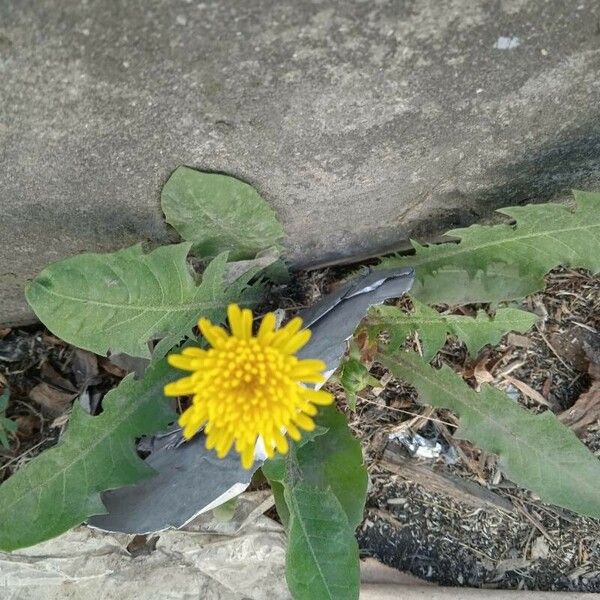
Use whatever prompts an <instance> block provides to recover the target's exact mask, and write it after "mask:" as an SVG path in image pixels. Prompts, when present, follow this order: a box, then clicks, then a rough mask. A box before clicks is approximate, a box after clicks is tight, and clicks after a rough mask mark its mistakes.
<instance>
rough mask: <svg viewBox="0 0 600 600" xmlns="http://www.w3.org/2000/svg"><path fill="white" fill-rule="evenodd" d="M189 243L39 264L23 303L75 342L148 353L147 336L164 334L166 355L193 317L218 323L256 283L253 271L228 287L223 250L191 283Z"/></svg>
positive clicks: (245, 300) (253, 296) (256, 290)
mask: <svg viewBox="0 0 600 600" xmlns="http://www.w3.org/2000/svg"><path fill="white" fill-rule="evenodd" d="M190 246H191V244H190V243H189V242H186V243H183V244H175V245H172V246H164V247H161V248H157V249H156V250H154V251H153V252H150V253H149V254H144V252H143V251H142V248H141V245H139V244H137V245H135V246H132V247H131V248H126V249H125V250H120V251H118V252H114V253H111V254H80V255H79V256H73V257H71V258H67V259H66V260H63V261H60V262H57V263H54V264H52V265H50V266H48V267H47V268H46V269H44V270H43V271H42V272H41V273H40V274H39V275H38V276H37V277H36V278H35V279H34V280H33V281H32V282H31V284H30V285H29V286H28V288H27V290H26V296H27V301H28V302H29V304H30V305H31V307H32V308H33V310H34V311H35V313H36V315H37V316H38V317H39V319H40V320H41V321H42V322H43V323H44V325H46V327H48V329H50V331H52V333H54V334H55V335H57V336H58V337H60V338H61V339H63V340H65V341H66V342H69V343H71V344H73V345H75V346H79V347H80V348H85V349H86V350H90V351H92V352H95V353H97V354H101V355H106V354H107V352H108V351H112V352H123V353H125V354H129V355H131V356H140V357H143V358H149V357H150V350H149V348H148V342H149V341H150V340H153V339H158V338H160V337H163V340H162V341H161V342H160V343H159V345H158V346H157V348H156V350H155V356H156V357H160V356H164V355H165V354H166V353H167V352H168V351H169V350H170V349H171V348H172V347H173V346H175V345H176V344H177V343H179V342H180V341H181V340H182V339H183V338H184V337H185V336H186V335H188V336H189V335H191V332H192V328H193V326H194V325H195V324H196V321H197V319H198V317H200V316H204V317H207V318H209V319H212V320H213V321H220V320H221V319H222V318H223V317H224V315H225V311H226V308H227V305H228V304H229V303H230V302H238V303H240V304H246V305H248V304H250V305H251V304H254V303H255V302H256V301H257V300H258V298H259V297H260V295H261V287H260V286H258V287H248V286H247V283H248V280H249V278H250V277H251V276H252V275H253V274H254V272H252V271H250V272H247V273H246V274H245V275H243V276H242V277H241V278H239V279H238V280H236V281H235V282H234V283H232V284H230V285H227V284H225V282H224V274H225V265H226V261H227V256H226V254H221V255H219V256H217V257H216V258H215V259H214V260H213V261H212V262H211V263H210V264H209V265H208V267H207V268H206V270H205V271H204V274H203V276H202V282H201V283H200V285H196V282H195V281H194V278H193V277H192V274H191V273H190V270H189V268H188V265H187V262H186V257H187V254H188V252H189V250H190Z"/></svg>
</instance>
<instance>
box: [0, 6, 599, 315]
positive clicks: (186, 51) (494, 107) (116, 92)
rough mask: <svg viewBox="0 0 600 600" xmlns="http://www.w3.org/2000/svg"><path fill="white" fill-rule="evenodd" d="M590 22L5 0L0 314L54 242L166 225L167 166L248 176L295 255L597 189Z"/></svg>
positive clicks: (0, 24) (54, 249) (505, 12)
mask: <svg viewBox="0 0 600 600" xmlns="http://www.w3.org/2000/svg"><path fill="white" fill-rule="evenodd" d="M599 20H600V7H599V6H598V3H597V2H596V1H595V0H579V1H578V2H576V3H575V2H570V3H565V2H563V1H562V0H545V1H542V0H530V1H526V0H503V1H501V2H497V1H495V0H494V1H492V0H485V1H484V0H476V1H471V0H450V1H449V2H443V3H441V2H438V1H437V0H419V1H416V0H403V1H398V0H376V1H373V0H368V1H366V0H357V1H355V2H346V3H343V2H334V1H333V0H313V1H309V0H250V1H248V2H241V1H233V0H219V1H217V0H203V1H200V0H193V1H187V0H175V1H171V0H169V1H167V0H129V1H127V2H125V1H123V0H122V1H119V2H113V3H110V6H109V8H107V4H106V3H105V2H101V1H100V0H83V1H81V0H35V1H34V0H4V1H3V2H0V76H1V79H0V81H1V83H0V156H1V159H0V163H1V165H2V167H1V169H0V190H1V193H0V217H1V218H0V239H1V240H2V241H1V243H0V264H1V265H2V268H1V271H2V273H4V274H3V275H1V276H0V298H1V300H2V310H1V311H0V323H16V322H25V321H27V320H29V319H31V313H30V312H29V311H28V309H27V306H26V304H25V302H24V298H23V287H24V285H25V283H26V281H27V280H28V279H30V278H32V277H33V276H34V275H35V274H36V273H37V272H39V271H40V270H41V269H42V268H43V267H44V266H45V265H46V264H47V263H49V262H51V261H54V260H58V259H60V258H62V257H65V256H69V255H72V254H75V253H79V252H83V251H106V250H112V249H116V248H120V247H123V246H126V245H129V244H132V243H134V242H136V241H138V240H140V239H141V240H150V241H152V242H153V243H160V242H165V241H168V240H169V239H170V238H169V234H168V232H167V230H166V228H165V225H164V222H163V219H162V215H161V212H160V208H159V193H160V189H161V186H162V185H163V183H164V182H165V181H166V179H167V178H168V176H169V174H170V173H171V171H172V170H173V169H174V168H175V167H177V166H178V165H180V164H187V165H189V166H194V167H198V168H206V169H214V170H221V171H226V172H228V173H231V174H234V175H237V176H239V177H242V178H243V179H245V180H247V181H250V182H251V183H253V184H254V185H255V186H256V187H257V188H258V189H259V191H260V192H261V193H262V194H263V195H264V197H265V198H266V199H267V200H268V201H269V202H270V203H271V205H272V206H273V207H274V209H275V210H276V211H277V213H278V215H279V217H280V218H281V220H282V221H283V223H284V225H285V229H286V231H287V240H286V245H287V248H288V250H289V255H290V257H291V258H292V259H293V261H294V262H295V263H296V264H300V265H304V264H311V263H312V264H314V263H318V262H322V261H329V260H332V259H337V258H340V257H347V256H352V255H356V254H366V253H374V252H377V251H381V250H386V249H389V248H393V247H394V246H396V245H398V244H400V243H402V242H403V241H404V240H406V239H407V238H408V237H409V236H412V237H428V236H430V235H435V234H438V233H440V232H441V231H443V230H444V229H447V228H449V227H454V226H462V225H466V224H469V223H472V222H474V221H477V220H481V219H482V218H485V217H486V216H488V215H489V214H490V213H491V211H492V210H493V208H495V207H498V206H502V205H508V204H514V203H523V202H527V201H543V200H548V199H554V198H563V197H565V196H566V195H567V193H568V190H569V188H571V187H579V188H587V189H598V188H599V187H600V164H599V163H600V120H599V115H598V112H599V106H600V103H599V101H600V80H599V79H598V72H599V68H600V27H599V22H600V21H599ZM500 38H504V39H505V40H506V39H509V40H511V41H510V43H505V42H502V41H501V43H499V40H500ZM515 39H518V43H517V42H515ZM501 47H506V49H500V48H501ZM13 274H14V275H13Z"/></svg>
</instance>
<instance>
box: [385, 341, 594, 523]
mask: <svg viewBox="0 0 600 600" xmlns="http://www.w3.org/2000/svg"><path fill="white" fill-rule="evenodd" d="M380 360H381V363H382V364H383V365H384V366H385V367H387V368H388V369H389V370H390V371H391V372H392V374H393V375H394V376H396V377H399V378H402V379H404V380H405V381H407V382H409V383H410V384H411V385H414V386H415V388H417V391H418V393H419V398H420V400H421V401H422V402H423V403H425V404H429V405H431V406H435V407H437V408H446V409H448V410H451V411H453V412H454V413H456V414H457V415H459V417H460V423H459V428H458V430H457V431H456V433H455V437H457V438H461V439H467V440H469V441H471V442H473V443H474V444H475V445H477V446H479V447H480V448H482V449H483V450H486V451H487V452H492V453H494V454H497V455H498V457H499V465H500V468H501V469H502V470H503V471H504V472H505V473H506V475H507V477H509V478H510V479H511V480H512V481H514V482H515V483H517V484H519V485H521V486H523V487H525V488H528V489H529V490H531V491H532V492H534V493H535V494H537V495H538V496H539V497H540V498H541V499H542V500H543V501H544V502H549V503H553V504H557V505H558V506H562V507H563V508H567V509H569V510H573V511H575V512H577V513H580V514H582V515H588V516H591V517H596V518H598V517H600V461H598V459H597V458H596V457H595V456H594V455H593V454H592V453H591V452H590V451H589V450H588V449H587V448H586V446H585V445H584V444H583V443H582V442H580V441H579V439H578V438H577V437H576V436H575V434H574V433H573V432H572V431H571V430H570V429H568V428H567V427H565V426H564V425H562V424H561V423H560V422H559V421H558V419H557V418H556V417H555V416H554V414H553V413H551V412H550V411H546V412H544V413H542V414H539V415H535V414H533V413H531V412H529V411H527V410H525V409H524V408H522V407H520V406H519V405H518V404H517V403H516V402H513V401H512V400H511V399H510V398H509V397H508V396H506V394H504V393H502V392H500V391H499V390H497V389H495V388H493V387H491V386H489V385H487V384H484V385H482V386H481V391H480V392H476V391H474V390H473V389H472V388H470V387H469V386H468V385H467V384H466V383H464V381H463V380H462V379H461V377H459V376H458V375H457V374H456V373H454V372H453V371H452V370H451V369H450V368H449V367H447V366H444V367H442V369H439V370H438V369H434V368H433V367H430V366H429V365H428V364H427V363H426V362H425V361H423V360H422V359H421V358H420V357H418V356H417V355H416V354H415V353H413V352H398V353H397V354H396V355H394V356H387V355H382V356H381V357H380Z"/></svg>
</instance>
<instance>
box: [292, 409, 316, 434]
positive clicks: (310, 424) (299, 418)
mask: <svg viewBox="0 0 600 600" xmlns="http://www.w3.org/2000/svg"><path fill="white" fill-rule="evenodd" d="M293 420H294V423H296V425H298V427H300V428H301V429H304V430H305V431H312V430H313V429H314V428H315V422H314V421H313V420H312V419H311V418H310V417H307V416H306V415H305V414H303V413H298V414H296V415H294V417H293Z"/></svg>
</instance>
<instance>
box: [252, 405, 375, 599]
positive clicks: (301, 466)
mask: <svg viewBox="0 0 600 600" xmlns="http://www.w3.org/2000/svg"><path fill="white" fill-rule="evenodd" d="M316 421H317V423H318V426H319V427H320V428H321V431H322V433H321V434H320V435H317V436H313V437H312V439H311V441H309V442H306V441H305V439H304V438H303V440H302V441H301V442H300V443H299V444H298V445H292V446H291V447H290V451H289V453H288V455H287V456H281V455H276V456H275V457H274V458H272V459H271V460H268V461H266V462H265V464H264V465H263V472H264V474H265V476H266V477H267V479H269V481H270V483H271V487H272V489H273V495H274V497H275V502H276V506H277V512H278V514H279V516H280V518H281V520H282V522H283V524H284V526H285V527H286V529H287V531H288V538H289V549H288V558H287V578H288V584H289V587H290V590H291V591H292V594H293V596H294V598H295V599H296V600H304V599H305V598H306V599H308V598H311V599H312V598H344V600H346V599H348V600H351V599H352V598H358V586H359V583H358V579H359V575H358V573H359V565H358V550H357V548H356V542H355V539H354V535H353V532H354V529H355V528H356V527H357V526H358V524H359V523H360V522H361V520H362V516H363V510H364V505H365V497H366V492H367V471H366V468H365V466H364V462H363V456H362V450H361V448H360V444H359V442H358V440H356V439H355V438H354V437H353V436H352V434H351V432H350V430H349V428H348V424H347V422H346V419H345V417H344V415H342V414H341V413H340V412H338V411H337V409H336V408H335V407H334V406H328V407H324V408H322V409H321V410H320V412H319V415H318V417H317V419H316ZM313 433H314V432H313ZM315 499H317V500H318V502H316V501H315ZM317 504H318V506H317ZM324 507H326V508H324ZM325 521H327V522H328V523H330V524H325ZM319 523H320V524H321V527H322V528H323V530H324V529H327V531H328V533H327V540H329V542H328V543H327V540H324V539H323V537H322V535H323V534H322V533H321V537H320V538H319V531H318V527H317V525H318V524H319ZM329 531H331V533H329ZM323 544H325V545H328V548H327V549H326V550H324V549H323ZM331 564H334V565H344V567H343V568H344V573H345V576H344V577H343V578H340V574H339V573H337V572H336V569H331V568H330V565H331ZM307 569H310V570H307ZM328 594H329V595H328Z"/></svg>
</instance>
